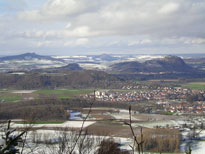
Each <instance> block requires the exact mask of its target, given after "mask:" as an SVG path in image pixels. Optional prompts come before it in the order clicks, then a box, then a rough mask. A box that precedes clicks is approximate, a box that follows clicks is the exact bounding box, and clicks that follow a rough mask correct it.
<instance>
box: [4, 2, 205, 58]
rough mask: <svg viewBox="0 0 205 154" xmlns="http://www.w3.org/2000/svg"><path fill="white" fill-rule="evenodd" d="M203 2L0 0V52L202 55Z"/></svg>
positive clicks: (204, 41)
mask: <svg viewBox="0 0 205 154" xmlns="http://www.w3.org/2000/svg"><path fill="white" fill-rule="evenodd" d="M204 27H205V0H0V55H11V54H20V53H25V52H36V53H38V54H43V55H81V54H83V55H86V54H101V53H113V54H174V53H192V54H194V53H205V28H204Z"/></svg>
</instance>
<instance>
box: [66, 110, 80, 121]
mask: <svg viewBox="0 0 205 154" xmlns="http://www.w3.org/2000/svg"><path fill="white" fill-rule="evenodd" d="M67 112H68V113H69V115H70V116H69V118H68V120H82V113H81V111H76V110H67Z"/></svg>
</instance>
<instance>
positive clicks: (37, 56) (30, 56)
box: [0, 53, 56, 61]
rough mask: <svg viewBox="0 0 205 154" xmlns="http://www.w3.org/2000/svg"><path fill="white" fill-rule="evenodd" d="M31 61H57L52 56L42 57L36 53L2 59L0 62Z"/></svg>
mask: <svg viewBox="0 0 205 154" xmlns="http://www.w3.org/2000/svg"><path fill="white" fill-rule="evenodd" d="M31 59H45V60H56V59H54V58H52V57H50V56H41V55H38V54H36V53H24V54H20V55H15V56H6V57H1V58H0V61H10V60H31Z"/></svg>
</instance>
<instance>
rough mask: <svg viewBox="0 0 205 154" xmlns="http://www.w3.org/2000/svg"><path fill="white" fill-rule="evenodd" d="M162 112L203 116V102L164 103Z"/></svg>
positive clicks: (204, 105) (204, 104) (204, 111)
mask: <svg viewBox="0 0 205 154" xmlns="http://www.w3.org/2000/svg"><path fill="white" fill-rule="evenodd" d="M163 107H164V110H165V111H167V112H172V113H182V114H186V113H187V114H190V113H193V114H204V113H205V102H204V101H203V102H202V101H197V102H194V103H187V102H186V103H179V104H175V103H168V102H166V103H164V104H163Z"/></svg>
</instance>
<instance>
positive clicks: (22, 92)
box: [12, 90, 36, 94]
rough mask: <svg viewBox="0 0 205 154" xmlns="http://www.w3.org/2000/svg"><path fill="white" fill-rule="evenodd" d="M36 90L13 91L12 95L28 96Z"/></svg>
mask: <svg viewBox="0 0 205 154" xmlns="http://www.w3.org/2000/svg"><path fill="white" fill-rule="evenodd" d="M35 91H36V90H14V91H12V93H14V94H30V93H33V92H35Z"/></svg>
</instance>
